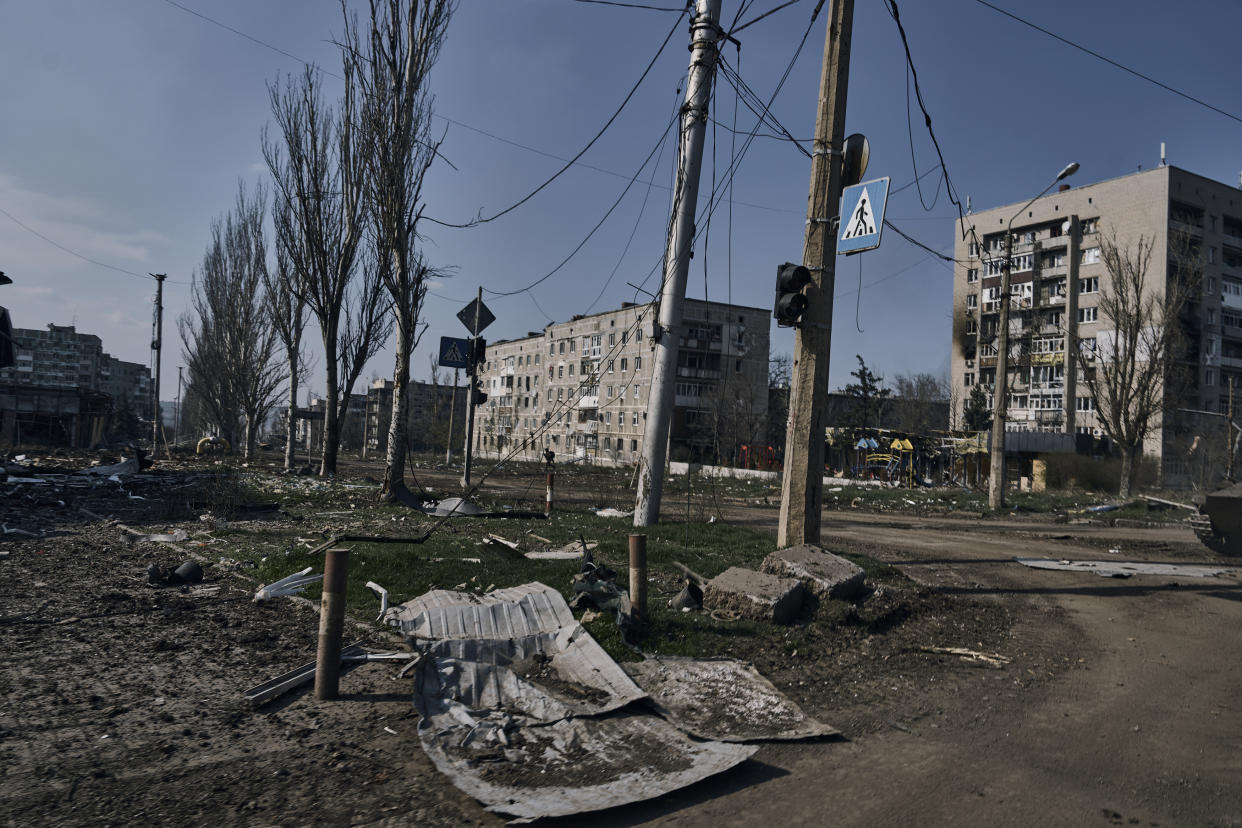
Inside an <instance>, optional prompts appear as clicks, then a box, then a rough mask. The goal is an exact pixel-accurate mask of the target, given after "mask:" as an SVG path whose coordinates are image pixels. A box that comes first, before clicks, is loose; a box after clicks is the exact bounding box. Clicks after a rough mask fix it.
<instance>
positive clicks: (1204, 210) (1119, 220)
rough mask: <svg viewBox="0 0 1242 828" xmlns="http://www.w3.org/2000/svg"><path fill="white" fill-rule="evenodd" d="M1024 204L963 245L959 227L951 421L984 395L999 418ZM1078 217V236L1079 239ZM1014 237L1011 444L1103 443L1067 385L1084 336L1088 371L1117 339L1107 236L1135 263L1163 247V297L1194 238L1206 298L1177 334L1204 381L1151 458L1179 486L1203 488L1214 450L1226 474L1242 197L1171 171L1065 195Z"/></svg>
mask: <svg viewBox="0 0 1242 828" xmlns="http://www.w3.org/2000/svg"><path fill="white" fill-rule="evenodd" d="M1022 203H1023V202H1017V203H1015V204H1012V205H1006V206H1003V207H996V208H994V209H990V210H984V211H981V212H975V213H972V214H970V215H968V216H967V217H966V227H965V237H963V229H962V228H961V227H959V226H958V225H957V224H956V223H955V226H954V231H955V239H956V245H955V255H954V258H955V259H956V260H957V262H958V264H957V265H956V266H955V269H954V282H953V341H952V355H953V358H952V369H951V370H952V385H953V391H954V394H953V399H954V400H955V406H956V408H957V410H956V411H954V412H953V416H954V417H955V418H957V417H960V414H961V407H962V406H963V405H964V403H965V401H966V400H967V399H968V398H969V396H970V393H971V389H972V387H973V386H975V385H976V384H981V385H982V386H983V387H984V389H985V390H986V391H987V392H988V400H989V404H991V392H992V389H993V387H994V383H995V379H996V370H997V364H996V362H997V358H996V342H995V339H996V336H995V335H996V329H997V324H998V321H999V309H1000V299H1001V297H1000V286H1001V267H1002V263H1003V259H1004V243H1005V241H1004V237H1005V231H1006V226H1007V225H1008V224H1009V221H1010V219H1011V218H1012V217H1013V216H1014V214H1015V212H1016V211H1018V210H1019V209H1020V208H1021V205H1022ZM1072 217H1076V218H1077V220H1078V226H1079V227H1080V233H1079V234H1078V236H1077V238H1075V237H1074V234H1072V233H1071V228H1072V224H1071V218H1072ZM1012 227H1013V240H1012V253H1011V255H1012V257H1013V258H1012V262H1013V263H1012V269H1011V273H1010V296H1011V304H1010V308H1011V312H1010V340H1009V341H1010V365H1009V370H1010V398H1009V415H1010V418H1009V421H1008V422H1007V424H1006V430H1007V431H1053V432H1058V431H1062V432H1063V431H1068V430H1069V429H1070V428H1071V425H1072V428H1073V430H1074V431H1075V432H1077V433H1080V434H1081V433H1085V434H1095V435H1099V434H1100V433H1101V432H1100V430H1099V423H1098V422H1097V421H1096V418H1095V401H1094V400H1093V399H1092V398H1091V395H1090V393H1089V391H1088V388H1087V386H1086V385H1085V384H1084V383H1083V382H1082V381H1081V377H1079V381H1078V382H1077V383H1076V384H1074V386H1073V387H1067V384H1066V373H1067V370H1066V369H1067V345H1066V343H1067V336H1068V335H1069V334H1070V333H1071V332H1072V333H1074V334H1076V336H1077V339H1078V342H1079V343H1080V347H1081V348H1082V349H1083V353H1084V354H1085V355H1086V356H1087V357H1088V358H1089V359H1088V362H1090V361H1091V359H1090V357H1091V353H1092V351H1093V349H1094V347H1095V346H1096V344H1097V341H1100V342H1103V341H1105V339H1106V338H1107V337H1108V335H1109V331H1108V330H1105V328H1106V327H1107V325H1106V320H1105V319H1104V318H1103V317H1102V315H1101V314H1100V312H1099V309H1098V304H1099V298H1100V295H1101V292H1102V291H1107V290H1108V287H1109V275H1108V272H1107V270H1106V268H1105V266H1104V264H1103V263H1102V261H1101V256H1100V237H1101V233H1104V234H1109V233H1115V235H1116V239H1117V242H1118V244H1119V246H1120V247H1121V249H1123V250H1126V249H1133V248H1134V246H1135V245H1137V243H1138V240H1139V238H1140V237H1142V238H1145V239H1149V240H1150V239H1154V240H1155V246H1154V250H1153V252H1152V257H1151V262H1150V267H1149V269H1148V286H1149V290H1152V291H1155V292H1156V293H1157V294H1158V295H1159V296H1163V295H1164V294H1165V291H1166V288H1167V284H1168V279H1169V278H1170V277H1171V276H1172V273H1171V270H1172V268H1171V267H1170V252H1169V251H1170V244H1171V243H1174V244H1176V243H1177V242H1178V239H1179V237H1182V238H1185V237H1188V238H1189V239H1190V240H1192V241H1193V242H1194V243H1196V244H1198V245H1199V246H1200V250H1201V251H1202V256H1201V261H1202V264H1203V273H1202V280H1201V290H1200V291H1199V293H1198V295H1197V296H1195V301H1193V302H1192V303H1191V305H1190V306H1189V307H1188V308H1187V309H1186V312H1185V313H1184V314H1183V315H1182V318H1181V321H1180V324H1181V325H1182V327H1183V330H1184V332H1185V334H1186V335H1187V337H1188V339H1189V343H1190V347H1189V348H1188V350H1187V352H1186V354H1185V355H1184V357H1185V359H1184V363H1183V365H1182V366H1181V367H1182V368H1183V369H1184V370H1186V371H1188V372H1190V373H1191V374H1192V375H1193V377H1194V380H1195V381H1194V383H1193V385H1192V388H1191V390H1190V391H1189V393H1187V394H1183V395H1182V396H1181V397H1179V399H1178V400H1177V401H1176V403H1175V404H1172V403H1170V404H1168V405H1167V406H1166V408H1168V409H1171V410H1169V411H1168V412H1167V413H1166V414H1165V416H1164V417H1163V418H1162V419H1161V422H1159V423H1158V424H1157V426H1156V428H1155V429H1154V430H1153V433H1152V435H1151V436H1150V437H1149V439H1148V441H1147V443H1146V444H1145V446H1144V454H1145V455H1146V456H1150V457H1154V458H1156V459H1157V460H1158V461H1159V464H1160V465H1159V468H1160V470H1161V473H1162V476H1163V482H1164V484H1165V485H1170V486H1176V485H1187V484H1189V483H1191V482H1193V481H1195V480H1198V479H1201V478H1202V476H1203V475H1202V474H1196V465H1198V466H1203V465H1204V464H1205V463H1207V462H1208V459H1207V458H1209V455H1211V452H1212V451H1213V450H1214V451H1216V452H1217V455H1216V459H1215V461H1213V462H1214V463H1215V464H1216V465H1219V466H1221V467H1223V451H1224V437H1223V434H1224V425H1223V422H1224V418H1223V417H1221V416H1220V415H1221V414H1223V413H1225V412H1226V411H1227V410H1228V406H1229V380H1230V379H1231V378H1232V379H1233V382H1234V387H1235V388H1237V387H1238V386H1239V385H1242V190H1240V189H1238V188H1236V187H1230V186H1228V185H1225V184H1222V183H1219V182H1217V181H1212V180H1211V179H1207V178H1203V177H1202V176H1199V175H1196V174H1194V173H1191V172H1187V171H1186V170H1182V169H1179V168H1176V167H1172V166H1164V165H1162V166H1159V167H1156V168H1154V169H1151V170H1146V171H1141V172H1136V173H1133V174H1130V175H1126V176H1122V177H1120V178H1114V179H1110V180H1107V181H1101V182H1098V183H1095V184H1089V185H1086V186H1082V187H1068V186H1065V185H1062V187H1061V189H1060V190H1059V191H1057V192H1054V193H1051V194H1049V195H1046V196H1044V197H1042V198H1040V199H1038V200H1037V201H1035V202H1034V203H1033V204H1031V205H1030V206H1029V207H1026V208H1023V209H1022V211H1021V213H1020V214H1019V215H1018V216H1017V218H1015V219H1014V221H1013V225H1012ZM972 230H973V233H972V232H971V231H972ZM1074 248H1077V249H1078V252H1077V256H1076V257H1075V256H1074V255H1073V252H1072V251H1073V250H1074ZM1075 288H1076V295H1075ZM1075 304H1076V305H1077V307H1076V309H1075V308H1074V305H1075ZM1102 338H1104V339H1102ZM1240 390H1242V389H1240ZM1067 412H1072V414H1073V416H1072V417H1067V416H1066V415H1067ZM1191 412H1203V413H1199V414H1195V413H1191ZM1217 431H1219V432H1220V439H1219V440H1216V442H1219V443H1220V444H1221V445H1220V446H1218V447H1214V448H1213V447H1212V442H1213V441H1212V440H1208V439H1206V438H1207V436H1208V435H1209V434H1215V432H1217ZM1196 437H1198V438H1200V440H1199V441H1198V442H1196V440H1195V438H1196ZM1200 444H1202V445H1203V446H1204V450H1200ZM1200 471H1202V469H1200ZM1208 476H1209V477H1210V475H1208Z"/></svg>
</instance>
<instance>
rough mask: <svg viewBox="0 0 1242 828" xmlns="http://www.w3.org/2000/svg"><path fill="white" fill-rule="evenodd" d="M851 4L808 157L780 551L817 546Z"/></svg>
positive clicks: (834, 39) (833, 30)
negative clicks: (801, 304) (806, 280)
mask: <svg viewBox="0 0 1242 828" xmlns="http://www.w3.org/2000/svg"><path fill="white" fill-rule="evenodd" d="M853 25H854V0H832V13H831V16H830V17H829V20H828V31H827V34H826V35H825V37H824V67H823V71H822V74H821V75H820V79H819V111H818V112H817V114H816V117H815V147H814V152H813V153H812V156H811V191H810V195H809V196H808V198H807V209H806V237H805V240H804V242H803V247H802V264H803V266H804V267H806V268H807V270H809V271H810V272H811V283H810V284H809V285H807V286H806V290H805V293H806V298H807V309H806V312H805V313H804V314H803V315H802V320H803V321H802V325H801V326H800V327H799V328H798V330H797V331H796V332H795V334H794V363H793V380H792V383H791V384H790V391H789V425H788V428H787V429H786V436H785V470H784V475H783V477H782V481H781V515H780V526H779V528H778V530H777V546H778V547H781V548H784V547H786V546H796V545H798V544H804V543H809V544H818V543H819V535H820V523H821V512H822V510H823V499H824V492H823V487H824V409H825V408H826V404H827V400H828V362H829V358H830V356H831V354H832V293H833V289H834V287H835V284H836V256H837V240H836V228H837V222H838V220H839V219H838V216H837V212H838V210H839V206H840V201H841V173H842V167H843V164H842V159H843V152H844V148H845V99H846V91H847V89H848V87H849V79H850V35H851V32H852V30H853Z"/></svg>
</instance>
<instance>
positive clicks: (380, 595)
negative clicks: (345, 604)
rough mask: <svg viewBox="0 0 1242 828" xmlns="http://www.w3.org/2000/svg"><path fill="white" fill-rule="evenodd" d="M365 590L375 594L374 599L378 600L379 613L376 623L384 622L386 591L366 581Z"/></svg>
mask: <svg viewBox="0 0 1242 828" xmlns="http://www.w3.org/2000/svg"><path fill="white" fill-rule="evenodd" d="M367 589H369V590H371V591H372V592H374V593H375V597H376V598H379V599H380V611H379V616H378V617H377V618H376V619H375V620H376V621H382V620H384V613H386V612H388V590H386V589H384V588H383V587H382V586H380V585H379V584H377V583H375V582H374V581H367Z"/></svg>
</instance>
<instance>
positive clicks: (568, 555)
mask: <svg viewBox="0 0 1242 828" xmlns="http://www.w3.org/2000/svg"><path fill="white" fill-rule="evenodd" d="M531 537H536V536H534V535H532V536H531ZM539 539H540V540H544V539H543V538H539ZM547 543H549V544H551V541H547ZM598 547H599V543H598V542H596V541H585V542H584V541H573V542H571V543H567V544H565V545H564V546H562V547H560V548H559V549H538V550H533V551H531V552H527V553H526V557H528V558H531V559H532V560H537V561H576V560H579V559H581V558H583V557H585V556H586V555H587V553H589V552H592V551H594V550H595V549H597V548H598Z"/></svg>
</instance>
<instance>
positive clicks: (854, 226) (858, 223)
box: [841, 187, 875, 241]
mask: <svg viewBox="0 0 1242 828" xmlns="http://www.w3.org/2000/svg"><path fill="white" fill-rule="evenodd" d="M873 233H875V214H874V213H872V211H871V195H870V194H869V193H868V192H867V188H866V187H863V191H862V195H861V196H859V197H858V204H857V205H855V207H854V212H853V213H852V214H851V215H850V220H849V221H847V222H846V223H845V232H844V233H842V234H841V241H849V240H850V239H854V238H858V237H859V236H870V235H872V234H873Z"/></svg>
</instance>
